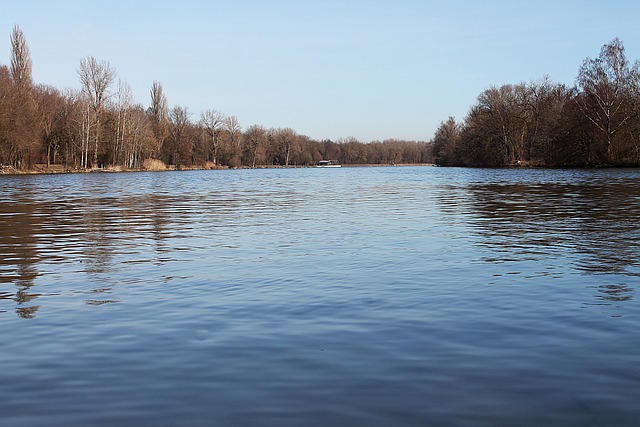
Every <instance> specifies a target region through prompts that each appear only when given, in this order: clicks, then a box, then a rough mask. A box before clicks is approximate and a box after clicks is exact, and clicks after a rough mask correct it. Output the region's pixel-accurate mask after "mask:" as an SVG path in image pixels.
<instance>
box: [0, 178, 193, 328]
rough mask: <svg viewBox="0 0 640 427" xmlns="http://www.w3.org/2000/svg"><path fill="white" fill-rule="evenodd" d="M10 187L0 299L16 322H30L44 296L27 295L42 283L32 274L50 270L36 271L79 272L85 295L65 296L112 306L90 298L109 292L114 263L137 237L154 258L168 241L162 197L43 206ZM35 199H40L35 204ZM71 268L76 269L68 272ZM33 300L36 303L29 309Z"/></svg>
mask: <svg viewBox="0 0 640 427" xmlns="http://www.w3.org/2000/svg"><path fill="white" fill-rule="evenodd" d="M15 188H16V190H13V187H12V190H13V193H7V195H6V196H5V197H0V253H1V254H2V256H1V257H0V295H1V299H0V301H4V302H8V301H11V300H12V301H14V303H15V311H16V313H17V315H18V316H20V317H22V318H32V317H35V315H36V312H37V311H38V309H39V308H40V306H41V305H43V304H44V303H45V301H43V300H44V299H46V294H45V293H39V292H35V291H34V290H35V289H37V288H38V280H43V281H44V280H50V279H49V277H50V276H47V274H44V275H42V273H39V271H42V270H48V271H51V270H52V268H51V267H49V268H43V267H44V265H49V266H51V265H55V266H57V267H54V268H53V270H54V271H61V272H63V273H62V274H63V275H64V274H67V273H68V272H69V270H68V268H71V269H73V272H72V274H76V273H79V272H84V273H85V274H87V275H88V276H89V278H90V280H89V281H88V282H87V281H81V282H80V283H88V285H87V288H86V289H71V290H70V291H73V292H80V293H83V294H87V295H91V297H90V298H89V299H87V300H86V301H85V302H86V303H87V304H89V305H94V306H98V305H102V304H105V303H116V302H118V301H117V300H116V299H113V298H99V299H98V298H96V295H105V296H106V295H108V294H110V293H111V292H112V290H113V287H114V286H116V284H117V283H118V281H116V280H114V278H113V277H114V272H115V271H118V270H119V269H120V267H121V265H120V260H121V259H122V258H119V257H120V256H122V255H124V256H125V257H127V256H132V255H134V254H135V253H136V251H139V248H138V247H137V245H138V244H139V243H140V239H144V238H149V239H151V240H153V241H154V242H156V244H157V245H158V246H157V248H156V249H157V252H162V249H161V245H162V243H161V242H162V240H164V239H166V238H168V237H171V233H167V232H166V231H165V229H166V228H167V225H168V224H171V223H172V222H173V221H174V220H175V215H176V212H175V211H173V210H172V209H166V208H165V206H164V205H166V204H167V203H169V204H170V203H173V202H175V200H167V198H166V197H164V196H158V195H154V194H153V193H151V194H144V195H132V196H130V197H102V198H100V197H71V198H62V199H58V198H57V197H56V195H51V196H52V197H53V198H54V199H53V200H51V199H48V197H50V196H49V195H42V194H40V195H38V194H36V193H35V192H34V191H33V189H32V187H31V186H29V185H24V183H22V182H19V183H16V184H15ZM40 197H45V198H47V199H48V200H37V198H40ZM184 220H185V221H186V220H187V218H184ZM165 252H166V250H165ZM69 266H71V267H69ZM77 266H80V267H81V269H80V270H76V269H75V268H76V267H77ZM58 267H59V268H58ZM65 272H66V273H65ZM7 286H11V288H8V287H7ZM36 299H38V301H39V303H40V305H34V304H33V303H34V300H36Z"/></svg>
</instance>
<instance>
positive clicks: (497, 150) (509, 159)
mask: <svg viewBox="0 0 640 427" xmlns="http://www.w3.org/2000/svg"><path fill="white" fill-rule="evenodd" d="M432 143H433V156H434V161H435V163H437V164H439V165H443V166H492V167H498V166H515V165H524V166H541V167H608V166H640V65H639V63H638V62H636V63H634V64H630V63H629V61H628V60H627V58H626V55H625V50H624V46H623V44H622V42H621V41H620V40H619V39H617V38H616V39H614V40H613V41H611V42H610V43H608V44H605V45H604V46H603V47H602V50H601V52H600V55H599V56H598V57H597V58H595V59H590V58H587V59H585V61H584V62H583V63H582V66H581V67H580V69H579V71H578V75H577V78H576V85H575V87H567V86H565V85H562V84H557V83H553V82H551V81H550V79H549V78H543V79H542V80H541V81H537V82H532V83H528V84H526V83H521V84H516V85H504V86H500V87H491V88H489V89H487V90H485V91H484V92H482V93H481V94H480V95H479V96H478V99H477V102H476V104H475V105H473V106H472V107H471V109H470V110H469V112H468V114H467V116H466V118H465V119H464V121H462V122H460V123H459V122H456V120H455V119H454V118H452V117H450V118H449V119H448V120H446V121H444V122H442V123H441V124H440V126H439V127H438V129H437V131H436V133H435V136H434V138H433V140H432Z"/></svg>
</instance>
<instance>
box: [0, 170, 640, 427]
mask: <svg viewBox="0 0 640 427" xmlns="http://www.w3.org/2000/svg"><path fill="white" fill-rule="evenodd" d="M638 212H640V171H638V170H603V171H549V170H483V169H441V168H424V167H423V168H420V167H416V168H413V167H389V168H341V169H330V170H326V169H270V170H228V171H194V172H168V173H131V174H127V173H122V174H82V175H50V176H15V177H7V176H3V177H0V325H1V326H2V333H1V334H0V367H1V368H0V369H1V370H0V414H2V415H0V425H2V426H5V425H6V426H23V425H24V426H32V425H52V426H54V425H60V426H62V425H64V426H85V425H92V426H103V425H104V426H106V425H136V426H141V425H149V426H172V425H176V426H177V425H181V426H182V425H194V426H200V425H201V426H210V425H243V426H252V425H255V426H286V425H296V426H299V425H303V426H315V425H317V426H327V425H331V426H354V425H362V426H365V425H366V426H390V425H393V426H425V425H429V426H446V425H455V426H542V425H544V426H554V425H557V426H611V425H615V426H634V425H637V420H638V419H640V406H638V403H637V402H638V401H640V367H639V365H638V360H639V359H638V358H639V357H640V335H638V330H640V316H639V314H640V312H639V311H640V310H639V304H638V299H637V295H636V293H637V289H638V285H639V284H640V222H639V221H638Z"/></svg>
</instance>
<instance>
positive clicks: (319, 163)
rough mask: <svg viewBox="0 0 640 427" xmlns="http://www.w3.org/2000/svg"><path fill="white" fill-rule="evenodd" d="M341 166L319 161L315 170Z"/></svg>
mask: <svg viewBox="0 0 640 427" xmlns="http://www.w3.org/2000/svg"><path fill="white" fill-rule="evenodd" d="M340 166H342V165H339V164H337V163H334V162H333V160H320V161H319V162H318V164H317V165H316V167H317V168H339V167H340Z"/></svg>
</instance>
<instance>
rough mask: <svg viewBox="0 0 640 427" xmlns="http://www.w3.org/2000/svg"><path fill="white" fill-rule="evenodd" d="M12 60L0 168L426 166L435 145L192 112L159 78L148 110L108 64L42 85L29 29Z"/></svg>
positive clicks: (18, 34) (6, 75)
mask: <svg viewBox="0 0 640 427" xmlns="http://www.w3.org/2000/svg"><path fill="white" fill-rule="evenodd" d="M10 42H11V63H10V65H9V66H6V65H2V64H0V168H4V169H5V171H6V170H7V169H33V168H37V169H46V168H50V169H51V168H57V169H58V170H83V169H92V168H116V169H164V168H166V167H169V168H176V169H182V168H194V167H196V168H214V167H259V166H273V165H280V166H294V165H298V166H303V165H311V164H315V163H317V162H318V161H319V160H321V159H330V160H334V161H338V162H340V163H344V164H400V163H427V162H430V161H431V160H432V159H431V157H430V156H431V149H430V144H428V143H427V142H420V141H401V140H385V141H379V142H377V141H374V142H370V143H362V142H360V141H357V140H356V139H354V138H348V139H344V140H340V141H331V140H324V141H316V140H313V139H311V138H309V137H307V136H305V135H300V134H298V133H297V132H296V131H295V130H293V129H291V128H265V127H263V126H260V125H251V126H249V127H247V128H244V129H243V127H242V126H241V125H240V122H239V121H238V119H237V117H235V116H227V115H225V114H223V113H222V112H220V111H218V110H215V109H210V110H207V111H203V112H202V113H201V114H200V116H199V117H196V118H194V117H193V115H192V113H191V112H190V111H189V108H188V107H186V106H174V107H172V108H170V107H169V104H168V101H167V98H166V96H165V95H164V90H163V87H162V84H161V83H160V82H158V81H154V82H153V84H152V86H151V88H150V100H149V101H150V105H149V107H148V108H145V107H144V106H143V105H142V104H139V103H136V102H135V101H134V100H133V97H132V94H131V93H132V91H131V87H130V86H129V85H128V84H127V83H126V82H124V81H123V80H121V79H118V78H117V73H116V71H115V70H114V69H113V68H112V67H111V65H110V64H109V63H108V62H107V61H99V60H97V59H95V58H93V57H86V58H82V59H81V60H80V63H79V65H78V68H77V74H78V78H79V83H80V87H81V89H80V90H77V91H74V90H63V91H61V90H59V89H57V88H54V87H51V86H47V85H36V84H34V83H33V80H32V62H31V56H30V52H29V47H28V44H27V41H26V38H25V35H24V33H23V32H22V30H21V29H20V28H19V27H18V26H14V28H13V31H12V33H11V35H10Z"/></svg>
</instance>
